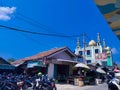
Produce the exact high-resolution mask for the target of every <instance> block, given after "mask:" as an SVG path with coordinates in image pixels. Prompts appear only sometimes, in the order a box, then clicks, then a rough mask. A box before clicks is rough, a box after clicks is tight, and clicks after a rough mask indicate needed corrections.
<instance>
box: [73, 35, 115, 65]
mask: <svg viewBox="0 0 120 90" xmlns="http://www.w3.org/2000/svg"><path fill="white" fill-rule="evenodd" d="M83 44H84V45H83V47H81V45H80V39H79V38H78V39H77V46H76V48H75V54H76V55H77V56H80V55H81V56H82V57H83V62H84V63H85V64H97V63H99V64H100V65H102V66H112V64H113V62H112V51H111V49H110V47H109V46H106V41H105V40H104V39H103V41H102V43H101V38H100V34H99V33H98V34H97V42H96V41H94V40H90V41H89V43H88V45H87V44H86V43H85V42H83Z"/></svg>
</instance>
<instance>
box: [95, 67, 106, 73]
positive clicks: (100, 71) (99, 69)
mask: <svg viewBox="0 0 120 90" xmlns="http://www.w3.org/2000/svg"><path fill="white" fill-rule="evenodd" d="M96 71H97V72H98V73H102V74H106V72H105V71H104V70H103V69H101V68H97V69H96Z"/></svg>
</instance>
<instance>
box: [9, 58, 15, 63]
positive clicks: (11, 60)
mask: <svg viewBox="0 0 120 90" xmlns="http://www.w3.org/2000/svg"><path fill="white" fill-rule="evenodd" d="M7 61H8V62H9V63H11V62H14V61H15V59H14V58H9V59H8V60H7Z"/></svg>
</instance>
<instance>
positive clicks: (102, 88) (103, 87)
mask: <svg viewBox="0 0 120 90" xmlns="http://www.w3.org/2000/svg"><path fill="white" fill-rule="evenodd" d="M56 86H57V90H108V87H107V84H106V83H103V84H99V85H85V86H81V87H80V86H75V85H71V84H56Z"/></svg>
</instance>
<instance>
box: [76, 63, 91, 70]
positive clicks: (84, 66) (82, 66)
mask: <svg viewBox="0 0 120 90" xmlns="http://www.w3.org/2000/svg"><path fill="white" fill-rule="evenodd" d="M75 67H81V68H87V69H90V68H89V67H88V66H87V65H86V64H83V63H77V64H76V65H75Z"/></svg>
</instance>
